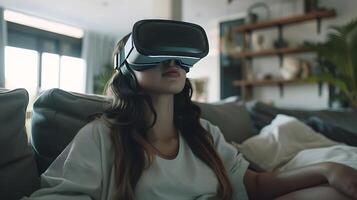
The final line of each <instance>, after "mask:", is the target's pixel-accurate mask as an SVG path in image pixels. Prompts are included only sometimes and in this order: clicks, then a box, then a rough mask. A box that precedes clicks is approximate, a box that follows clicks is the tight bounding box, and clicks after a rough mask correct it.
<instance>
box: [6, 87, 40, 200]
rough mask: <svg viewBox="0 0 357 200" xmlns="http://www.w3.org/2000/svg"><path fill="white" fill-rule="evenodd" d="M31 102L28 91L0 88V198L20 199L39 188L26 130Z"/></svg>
mask: <svg viewBox="0 0 357 200" xmlns="http://www.w3.org/2000/svg"><path fill="white" fill-rule="evenodd" d="M27 104H28V93H27V91H26V90H24V89H16V90H12V91H9V90H5V89H0V111H1V112H0V148H1V151H0V199H7V200H11V199H19V198H20V197H22V196H25V195H29V194H31V193H32V192H33V191H34V190H36V189H38V187H39V177H38V173H37V167H36V163H35V160H34V157H33V152H32V150H31V148H30V146H29V144H28V140H27V135H26V129H25V115H26V108H27Z"/></svg>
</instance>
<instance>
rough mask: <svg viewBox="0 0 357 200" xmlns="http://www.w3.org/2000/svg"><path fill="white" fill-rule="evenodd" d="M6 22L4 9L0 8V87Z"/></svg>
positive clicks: (3, 85) (3, 68) (0, 84)
mask: <svg viewBox="0 0 357 200" xmlns="http://www.w3.org/2000/svg"><path fill="white" fill-rule="evenodd" d="M6 33H7V31H6V22H5V20H4V9H3V8H2V7H0V87H5V45H6Z"/></svg>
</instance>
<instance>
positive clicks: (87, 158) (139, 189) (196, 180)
mask: <svg viewBox="0 0 357 200" xmlns="http://www.w3.org/2000/svg"><path fill="white" fill-rule="evenodd" d="M201 124H202V126H203V127H204V128H206V129H207V130H208V132H210V133H211V134H212V136H213V139H214V145H215V149H216V151H217V152H218V154H219V156H220V157H221V159H222V161H223V164H224V166H225V168H226V170H227V173H228V176H229V178H230V181H231V183H232V186H233V189H234V195H233V199H234V200H238V199H239V200H245V199H248V196H247V193H246V190H245V187H244V184H243V176H244V174H245V172H246V170H247V168H248V165H249V164H248V162H247V161H246V160H245V159H244V158H243V157H242V154H239V152H238V151H237V150H236V148H234V147H233V146H232V145H230V144H229V143H227V142H226V141H225V139H224V137H223V135H222V133H221V131H220V130H219V128H218V127H217V126H214V125H212V124H210V123H209V122H208V121H206V120H203V119H202V120H201ZM154 158H155V159H154V160H153V163H152V165H150V167H149V168H148V169H146V170H144V172H143V173H142V176H141V177H140V179H139V182H138V183H137V185H136V188H135V195H136V197H135V199H136V200H193V199H196V200H206V199H210V198H212V197H214V196H215V195H216V192H217V185H218V180H217V178H216V176H215V174H214V172H213V171H212V170H211V169H210V168H209V167H208V166H207V165H206V164H204V163H203V162H202V161H201V160H200V159H198V158H197V157H196V156H195V155H194V154H193V153H192V151H191V149H190V148H189V146H188V144H187V143H186V142H185V140H184V139H183V137H182V136H181V134H179V150H178V154H177V156H176V158H174V159H171V160H168V159H163V158H161V157H160V156H157V155H155V156H154ZM41 187H42V188H41V189H40V190H38V191H36V192H34V193H33V194H32V195H31V196H30V197H29V198H27V197H24V198H23V200H25V199H26V200H58V199H61V200H72V199H73V200H74V199H76V200H112V198H113V195H114V194H115V192H116V184H115V173H114V147H113V146H112V142H111V139H110V129H109V127H107V126H106V124H105V123H104V122H103V121H102V120H95V121H93V122H91V123H89V124H87V125H86V126H84V127H83V128H82V129H81V130H80V131H79V132H78V134H77V135H76V137H75V138H74V139H73V141H72V142H71V143H70V144H69V145H68V146H67V147H66V148H65V150H64V151H63V152H62V153H61V154H60V156H58V158H57V159H56V160H55V161H54V162H53V163H52V165H51V166H50V167H49V168H48V170H47V171H46V172H45V173H43V174H42V176H41ZM213 199H214V198H213Z"/></svg>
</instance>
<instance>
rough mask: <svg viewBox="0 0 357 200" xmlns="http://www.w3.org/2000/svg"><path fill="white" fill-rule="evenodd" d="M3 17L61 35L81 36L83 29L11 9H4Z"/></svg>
mask: <svg viewBox="0 0 357 200" xmlns="http://www.w3.org/2000/svg"><path fill="white" fill-rule="evenodd" d="M4 19H5V20H6V21H9V22H14V23H18V24H23V25H26V26H31V27H34V28H38V29H42V30H46V31H50V32H54V33H59V34H62V35H67V36H71V37H75V38H82V37H83V30H82V29H80V28H76V27H72V26H68V25H65V24H61V23H56V22H52V21H48V20H45V19H41V18H38V17H33V16H29V15H25V14H22V13H19V12H14V11H11V10H5V11H4Z"/></svg>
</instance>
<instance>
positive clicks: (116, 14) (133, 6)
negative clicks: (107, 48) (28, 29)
mask: <svg viewBox="0 0 357 200" xmlns="http://www.w3.org/2000/svg"><path fill="white" fill-rule="evenodd" d="M169 2H170V1H169V0H0V6H1V7H4V8H6V9H11V10H14V11H18V12H22V13H24V14H30V15H33V16H37V17H42V18H45V19H48V20H52V21H56V22H60V23H64V24H67V25H72V26H76V27H79V28H83V29H85V30H92V31H95V32H100V33H105V34H109V35H112V36H114V37H121V36H122V35H124V34H126V33H128V32H129V31H130V28H131V26H132V24H133V23H134V22H135V21H137V20H140V19H144V18H168V17H169V16H170V14H169V13H168V12H169V11H168V10H170V9H169V8H170V4H169Z"/></svg>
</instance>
